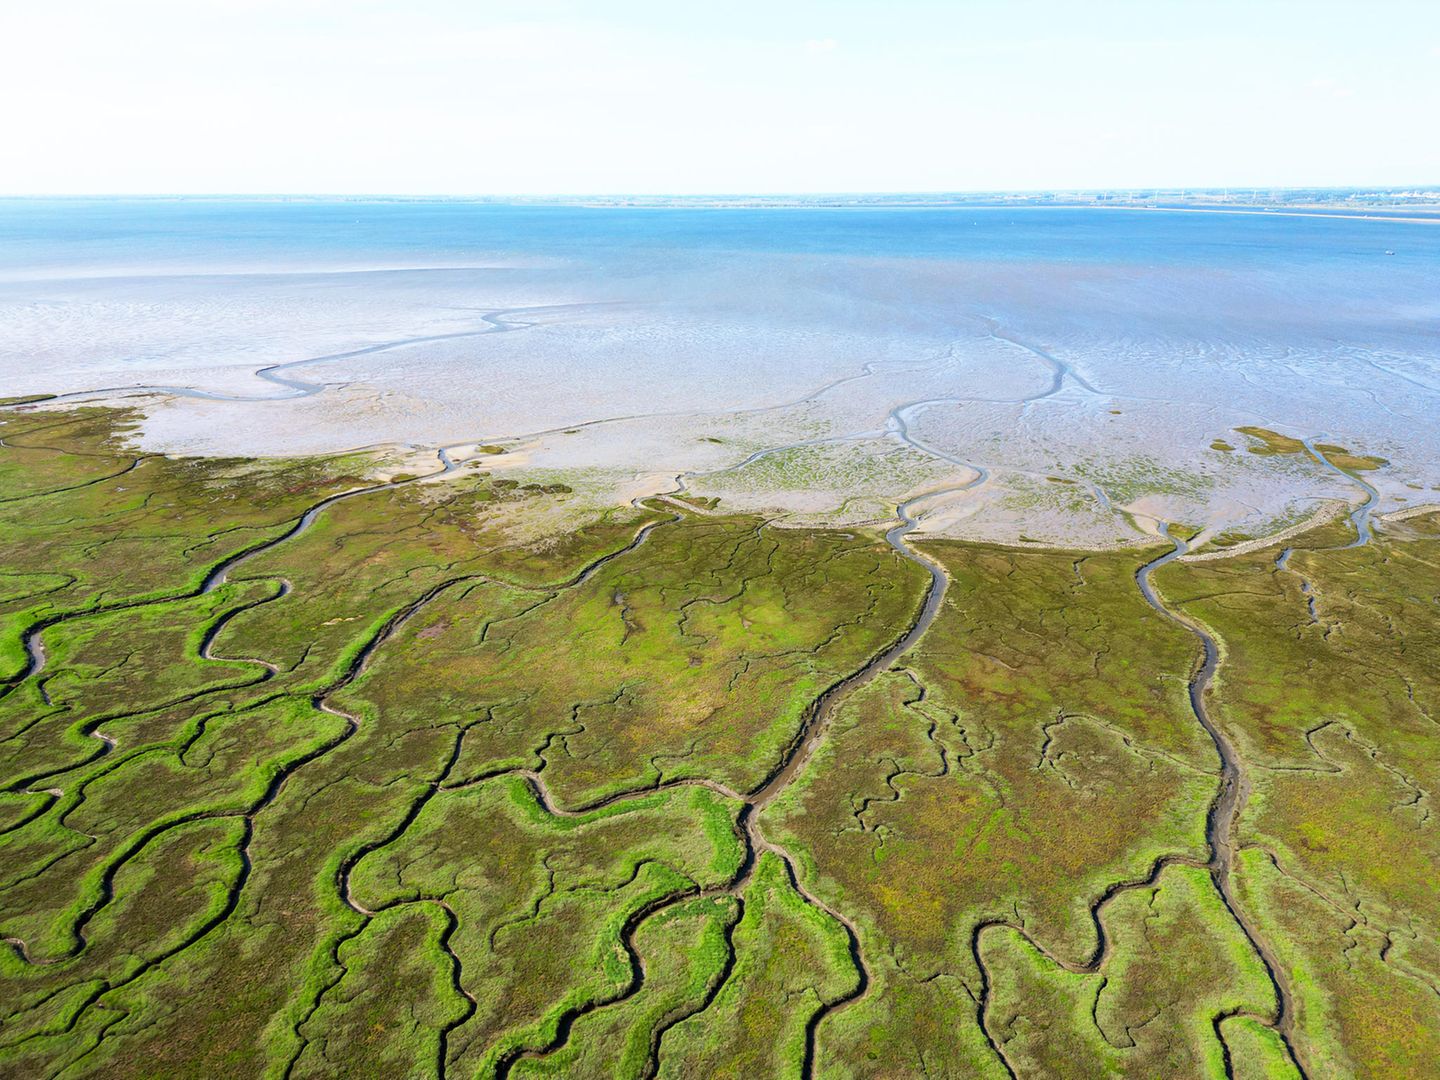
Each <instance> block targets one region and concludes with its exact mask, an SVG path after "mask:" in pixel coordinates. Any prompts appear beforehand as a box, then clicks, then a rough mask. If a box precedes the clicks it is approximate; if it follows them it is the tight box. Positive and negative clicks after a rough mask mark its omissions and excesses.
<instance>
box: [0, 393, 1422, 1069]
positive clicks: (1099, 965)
mask: <svg viewBox="0 0 1440 1080" xmlns="http://www.w3.org/2000/svg"><path fill="white" fill-rule="evenodd" d="M0 419H3V421H4V423H3V424H0V439H3V440H4V445H3V447H0V526H3V530H0V550H3V552H4V560H3V574H0V662H3V671H0V679H3V683H0V695H3V696H0V770H3V773H4V775H3V778H0V936H3V937H4V938H6V939H7V942H6V947H5V949H4V951H3V952H0V1001H3V1002H4V1007H3V1018H0V1074H3V1075H15V1076H32V1075H65V1076H79V1075H105V1076H153V1075H167V1076H172V1075H173V1076H187V1075H193V1076H200V1075H206V1076H211V1075H269V1076H294V1077H301V1076H335V1075H404V1076H433V1075H447V1076H467V1077H468V1076H513V1077H527V1078H538V1077H546V1076H556V1077H558V1076H566V1077H589V1076H596V1077H602V1076H604V1077H649V1076H661V1077H677V1078H678V1077H687V1076H696V1075H712V1074H713V1075H716V1076H722V1077H729V1076H733V1077H749V1076H811V1075H813V1076H823V1077H837V1078H838V1077H908V1076H915V1075H924V1074H928V1075H932V1076H954V1077H969V1076H992V1075H993V1076H1000V1077H1003V1076H1005V1075H1007V1072H1008V1074H1013V1075H1017V1076H1037V1077H1038V1076H1052V1075H1070V1076H1090V1075H1096V1076H1099V1075H1113V1074H1116V1073H1123V1074H1127V1075H1187V1076H1188V1075H1214V1076H1223V1075H1227V1074H1228V1075H1234V1076H1244V1077H1270V1076H1275V1077H1281V1076H1284V1077H1290V1076H1295V1075H1297V1063H1298V1067H1303V1069H1304V1070H1305V1071H1306V1073H1307V1074H1308V1075H1310V1076H1330V1075H1360V1076H1424V1075H1427V1072H1428V1070H1429V1069H1430V1067H1431V1065H1432V1063H1433V1061H1434V1060H1436V1058H1437V1057H1440V1045H1437V1044H1436V1038H1437V1037H1436V1032H1437V1031H1440V936H1437V932H1436V927H1437V926H1440V911H1437V910H1436V900H1435V896H1434V890H1433V887H1432V882H1431V879H1432V877H1433V867H1434V865H1435V863H1436V861H1437V858H1440V849H1437V843H1436V840H1435V835H1436V834H1435V828H1436V822H1435V820H1434V819H1433V818H1432V809H1433V807H1432V805H1431V793H1432V792H1433V791H1434V790H1435V785H1436V783H1437V782H1440V778H1437V776H1436V775H1435V774H1436V770H1437V766H1436V764H1435V763H1436V761H1437V757H1436V754H1435V753H1434V746H1435V740H1436V739H1437V738H1440V731H1437V730H1436V723H1437V722H1440V677H1437V675H1436V674H1435V673H1436V671H1437V664H1436V660H1437V659H1440V629H1437V619H1436V609H1437V606H1440V596H1437V584H1436V583H1437V582H1440V521H1437V518H1436V517H1435V516H1433V515H1432V516H1419V517H1413V518H1410V519H1408V520H1406V521H1404V522H1397V523H1394V524H1389V525H1383V526H1382V527H1381V528H1380V529H1379V530H1378V533H1377V538H1376V539H1375V540H1374V541H1373V542H1371V543H1369V544H1367V545H1365V546H1361V547H1354V548H1348V549H1341V545H1343V544H1346V543H1348V542H1349V541H1350V540H1352V539H1353V538H1354V532H1353V529H1351V528H1350V527H1349V525H1348V524H1347V523H1344V522H1334V523H1331V524H1329V525H1326V526H1324V527H1322V528H1319V529H1316V530H1312V531H1311V532H1310V533H1307V534H1304V535H1302V536H1300V537H1295V538H1292V539H1291V540H1290V541H1288V542H1289V543H1290V544H1292V545H1293V546H1294V550H1293V551H1292V552H1291V554H1290V555H1289V557H1288V558H1287V559H1286V560H1285V561H1284V564H1283V565H1279V566H1277V563H1276V557H1277V555H1278V554H1279V548H1278V547H1277V548H1275V549H1271V550H1261V551H1256V552H1251V553H1249V554H1245V555H1238V556H1233V557H1227V558H1225V559H1219V560H1215V561H1210V562H1203V563H1199V562H1196V563H1188V562H1183V561H1182V562H1174V563H1171V564H1169V565H1167V566H1164V567H1162V568H1160V569H1159V570H1158V571H1157V572H1156V574H1155V577H1154V584H1155V585H1156V587H1157V589H1158V590H1159V592H1160V593H1161V594H1162V596H1163V598H1164V603H1165V605H1166V606H1167V609H1168V610H1170V611H1172V612H1177V613H1180V614H1182V615H1184V616H1185V617H1186V618H1188V619H1190V620H1193V621H1195V622H1196V623H1197V624H1199V625H1203V626H1204V627H1205V628H1206V629H1207V630H1208V632H1209V633H1210V634H1212V635H1213V637H1214V638H1215V640H1216V641H1217V642H1218V644H1219V647H1220V650H1221V661H1220V666H1219V669H1218V673H1217V675H1216V677H1215V678H1214V680H1213V681H1212V682H1211V684H1210V687H1209V690H1208V698H1207V703H1208V709H1209V712H1210V715H1211V716H1212V717H1213V718H1214V720H1215V721H1216V723H1217V725H1218V726H1219V727H1220V728H1221V729H1222V731H1223V734H1224V737H1225V738H1226V739H1227V740H1228V742H1229V744H1230V745H1232V746H1233V747H1234V749H1235V752H1236V754H1237V756H1238V758H1239V760H1240V763H1241V766H1242V772H1243V777H1244V786H1245V797H1244V799H1243V801H1242V805H1241V807H1240V810H1239V812H1238V815H1237V818H1236V821H1235V824H1234V828H1233V835H1232V837H1231V840H1232V844H1233V848H1234V852H1235V855H1234V860H1233V865H1232V867H1231V869H1230V871H1229V881H1230V886H1231V891H1232V893H1233V896H1234V898H1235V902H1236V904H1237V906H1238V907H1239V908H1240V909H1241V913H1242V914H1243V915H1244V917H1245V919H1246V920H1247V922H1248V924H1249V925H1250V926H1252V927H1253V928H1254V930H1255V933H1256V934H1257V935H1258V938H1259V940H1261V941H1262V942H1263V945H1264V948H1265V951H1266V952H1267V953H1268V954H1269V956H1270V958H1271V960H1272V961H1273V963H1274V965H1275V967H1276V968H1277V969H1278V970H1277V971H1274V972H1272V971H1271V970H1270V968H1269V967H1268V966H1267V961H1266V959H1265V957H1263V956H1261V955H1260V953H1259V952H1257V949H1256V947H1255V945H1254V944H1253V943H1252V940H1251V938H1250V937H1249V936H1247V933H1246V931H1245V930H1244V928H1243V927H1242V925H1241V923H1240V922H1239V921H1237V918H1236V913H1235V912H1233V911H1231V910H1230V909H1229V908H1227V906H1226V903H1225V901H1224V899H1223V898H1222V895H1221V893H1220V892H1219V891H1218V890H1217V888H1216V884H1215V880H1214V875H1213V872H1212V867H1211V865H1210V864H1209V862H1208V860H1209V859H1210V850H1209V847H1208V842H1207V830H1206V824H1207V814H1208V813H1209V811H1210V807H1211V804H1212V802H1213V801H1214V799H1215V795H1216V791H1217V785H1218V783H1219V775H1220V766H1219V759H1218V754H1217V748H1216V744H1215V742H1214V741H1213V740H1212V739H1211V738H1210V736H1209V735H1207V733H1206V732H1205V731H1204V730H1203V728H1202V727H1201V726H1200V725H1199V724H1198V723H1197V719H1196V716H1195V714H1194V712H1193V710H1192V708H1191V703H1190V700H1189V696H1188V693H1189V686H1190V682H1191V679H1192V677H1193V676H1194V674H1195V672H1196V671H1197V669H1198V664H1199V659H1200V656H1199V651H1200V650H1199V644H1198V642H1197V640H1196V638H1195V637H1194V636H1192V635H1191V634H1190V633H1189V632H1187V631H1186V630H1185V629H1184V628H1183V627H1181V626H1179V625H1176V624H1175V623H1174V622H1171V621H1170V620H1168V619H1167V618H1166V617H1165V616H1164V615H1162V614H1161V613H1159V612H1157V611H1155V610H1154V609H1153V608H1151V607H1150V606H1149V605H1147V604H1146V602H1145V601H1144V599H1143V597H1142V596H1141V593H1140V591H1139V589H1138V587H1137V584H1136V573H1137V571H1138V569H1139V568H1140V566H1141V565H1143V564H1144V563H1145V562H1146V561H1148V560H1150V559H1152V558H1154V557H1155V556H1157V555H1159V554H1160V553H1161V552H1162V551H1163V550H1165V549H1164V548H1163V547H1155V548H1154V549H1150V550H1114V551H1105V552H1087V551H1059V550H1055V549H1047V548H1038V547H1027V548H1025V549H1023V550H1021V549H1015V548H1008V547H1002V546H996V545H984V544H974V543H961V542H958V541H922V542H917V543H916V544H915V550H916V551H918V552H919V553H921V554H922V555H923V556H924V557H925V558H926V559H928V560H933V562H934V563H937V564H938V565H939V566H941V567H942V568H943V570H944V578H945V582H946V586H945V593H944V598H943V602H942V603H941V605H940V607H939V609H938V612H937V614H936V616H935V619H934V621H933V622H932V623H930V624H929V626H928V629H927V630H926V632H925V634H924V635H923V636H922V637H921V638H920V639H919V640H918V641H917V642H916V643H915V644H914V645H913V647H912V648H910V649H909V650H908V651H907V652H906V653H905V654H904V655H901V656H898V657H894V658H890V659H889V660H887V662H886V664H884V665H883V666H882V667H881V668H876V669H874V670H873V671H872V662H873V660H874V658H876V657H878V656H880V655H881V654H884V653H885V651H886V650H887V649H888V648H889V647H890V646H891V645H892V644H893V643H894V642H896V641H898V640H900V639H901V638H902V637H903V636H904V635H905V633H906V631H907V629H908V628H909V627H910V626H912V625H914V624H915V622H916V620H917V618H920V616H921V611H922V605H923V603H924V601H925V599H926V596H927V589H928V588H929V587H930V575H929V573H928V572H927V569H926V567H925V566H924V565H922V564H921V563H920V562H917V561H915V560H913V559H910V558H906V557H905V556H903V555H902V554H901V553H899V552H897V551H896V550H894V549H893V548H892V547H891V546H889V545H887V544H886V543H885V542H884V539H883V536H882V535H881V534H880V532H879V531H877V530H860V529H852V530H834V529H829V530H827V529H819V528H811V529H793V528H776V527H774V526H773V525H771V524H770V523H768V522H767V521H765V520H764V519H763V518H761V517H757V516H754V515H746V514H738V513H725V512H717V510H718V509H719V508H717V507H716V506H714V505H713V504H707V505H706V506H704V507H690V506H687V505H686V504H685V503H684V502H681V501H656V500H652V501H650V502H644V503H641V504H639V505H637V506H633V507H631V506H625V507H620V508H615V509H611V510H604V511H596V510H593V509H585V508H584V505H583V504H582V503H581V502H580V501H577V500H575V499H574V498H572V493H571V492H569V491H568V490H565V489H566V488H568V486H569V485H566V484H543V485H530V486H526V485H523V484H518V483H515V482H513V481H506V480H503V479H499V480H497V479H496V478H494V477H492V476H489V475H484V474H483V473H482V472H479V471H477V470H473V469H472V470H461V471H456V472H454V473H453V474H451V475H447V476H445V477H443V478H441V477H436V478H433V479H427V478H426V477H424V476H422V475H420V473H419V472H418V471H415V472H413V473H412V474H411V476H409V477H405V478H402V480H401V482H399V483H392V484H380V483H378V482H376V481H374V480H372V479H368V478H367V477H368V476H369V475H370V474H371V473H372V471H373V463H372V462H370V461H368V460H367V459H365V458H362V457H358V456H356V457H348V458H340V459H323V460H319V459H295V460H286V461H274V462H247V461H217V460H210V459H171V458H165V457H160V456H151V455H143V454H139V453H137V452H135V451H134V450H133V449H131V448H130V443H129V438H128V433H129V428H130V426H131V424H132V423H133V417H131V416H129V415H128V414H126V413H125V412H123V411H113V410H111V411H107V410H101V409H79V410H70V411H64V412H61V411H54V410H46V409H43V408H42V409H34V410H27V409H24V408H20V409H15V408H9V409H5V410H3V411H0ZM1242 434H1245V435H1246V436H1247V437H1248V438H1251V439H1252V440H1253V439H1258V438H1260V437H1259V436H1255V435H1253V434H1252V433H1248V432H1242ZM1265 445H1267V446H1268V444H1265ZM1303 450H1304V447H1303V444H1302V446H1301V451H1302V452H1303ZM1320 450H1321V452H1322V453H1325V454H1326V455H1327V456H1329V458H1330V460H1331V461H1332V463H1334V464H1336V465H1337V466H1339V467H1341V468H1344V469H1347V470H1349V469H1353V468H1359V466H1357V465H1354V464H1353V462H1349V461H1348V460H1345V459H1344V458H1342V453H1343V454H1344V455H1346V456H1347V457H1353V458H1355V459H1356V460H1363V459H1362V457H1361V456H1359V455H1353V454H1349V452H1348V451H1343V452H1342V451H1341V450H1340V448H1331V447H1322V448H1320ZM1277 452H1280V453H1285V452H1289V451H1285V450H1281V451H1277ZM439 468H440V465H439V463H438V462H437V465H436V471H438V470H439ZM1057 490H1064V489H1063V488H1058V487H1057ZM335 496H343V497H341V498H338V499H334V500H333V501H330V502H328V503H326V504H325V505H324V506H323V507H322V508H321V509H320V511H319V512H318V513H316V514H314V515H312V516H308V517H307V518H303V519H302V515H306V512H307V511H308V510H310V509H311V508H313V507H316V506H317V505H319V504H321V503H322V502H325V500H330V499H332V498H333V497H335ZM720 505H721V507H723V506H724V504H723V503H722V504H720ZM700 511H704V512H700ZM302 521H303V523H304V524H303V527H298V526H300V524H301V523H302ZM537 522H541V523H544V525H543V527H541V526H539V525H537ZM551 523H562V524H560V525H554V524H551ZM246 553H249V554H246ZM241 555H244V556H245V557H243V558H240V559H238V560H236V556H241ZM220 570H223V573H219V572H218V571H220ZM862 671H866V672H871V673H872V674H873V677H872V678H870V679H869V680H868V681H862V682H860V683H858V684H855V685H853V686H852V685H850V684H849V683H848V682H847V680H849V679H850V678H851V677H852V676H854V675H855V674H856V673H857V672H862ZM837 685H838V686H841V687H842V690H841V691H840V692H839V693H838V694H836V695H835V696H834V697H833V701H832V705H831V707H830V708H829V709H828V711H827V713H826V715H825V720H824V723H823V724H820V725H819V726H818V728H812V727H810V726H809V725H810V722H811V721H812V719H814V717H815V716H816V715H817V705H818V703H819V702H820V701H821V700H822V699H823V698H824V697H825V695H827V694H828V693H832V688H835V687H836V686H837ZM806 732H810V733H811V734H813V735H814V743H813V755H811V756H809V757H807V758H804V759H803V767H801V768H797V769H795V770H793V772H786V771H785V770H784V769H783V766H785V765H786V763H787V762H791V761H794V760H797V759H796V755H797V753H798V751H799V743H800V740H801V738H802V735H803V734H805V733H806ZM777 774H779V775H782V776H784V778H785V782H784V783H783V784H782V785H781V786H780V787H779V788H778V791H777V793H776V797H775V798H774V799H773V801H767V802H765V803H764V804H763V806H761V807H760V808H758V809H757V807H756V804H755V793H757V792H758V791H760V790H762V789H763V788H765V786H766V785H767V784H768V783H769V782H770V781H771V779H772V777H774V776H776V775H777ZM1277 978H1278V982H1277ZM1281 985H1283V988H1284V991H1285V995H1286V1000H1287V1001H1288V1002H1289V1005H1290V1014H1289V1016H1288V1017H1287V1018H1285V1020H1284V1022H1283V1023H1277V1012H1278V1011H1279V1010H1280V1007H1281V1002H1280V989H1279V987H1280V986H1281Z"/></svg>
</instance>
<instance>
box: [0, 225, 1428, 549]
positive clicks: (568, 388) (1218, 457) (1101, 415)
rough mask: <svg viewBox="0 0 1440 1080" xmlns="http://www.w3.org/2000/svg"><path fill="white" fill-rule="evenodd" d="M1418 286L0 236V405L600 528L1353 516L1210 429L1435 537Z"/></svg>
mask: <svg viewBox="0 0 1440 1080" xmlns="http://www.w3.org/2000/svg"><path fill="white" fill-rule="evenodd" d="M1437 275H1440V223H1437V222H1436V221H1433V220H1424V219H1416V220H1399V219H1393V218H1392V219H1379V218H1365V217H1344V216H1336V217H1330V218H1320V217H1299V216H1295V215H1265V214H1225V213H1204V214H1158V213H1147V212H1145V211H1144V210H1141V209H1134V210H1099V209H1084V208H1077V207H1040V206H1029V207H1016V206H1008V207H1007V206H979V205H954V206H948V207H945V206H940V207H908V208H906V207H876V206H863V205H857V206H853V207H832V206H812V207H808V208H799V207H795V208H788V209H786V208H777V207H767V206H763V205H757V206H753V207H748V208H747V207H739V206H719V205H714V206H707V205H703V204H686V203H684V202H683V201H682V202H680V203H678V204H677V205H673V206H666V207H644V208H642V207H631V208H626V207H608V208H603V209H602V208H599V207H595V206H576V205H569V206H567V205H550V206H539V205H530V206H525V205H512V206H507V205H501V204H490V203H475V202H465V201H463V200H389V201H386V200H365V199H348V200H330V201H325V200H305V199H301V200H250V201H245V200H198V199H188V200H187V199H172V200H166V199H148V200H103V199H94V200H60V201H45V200H0V395H20V394H37V393H46V394H58V395H61V396H63V397H66V398H67V399H69V400H76V401H84V402H92V403H110V404H117V403H118V404H123V405H126V406H128V407H132V408H136V409H138V410H140V412H141V413H142V414H143V417H144V419H143V423H142V425H141V428H140V431H139V436H138V437H139V440H140V446H141V448H142V449H144V450H147V451H151V452H155V453H171V454H190V455H205V456H238V457H247V458H256V457H265V458H271V457H277V456H287V457H303V456H306V455H317V454H318V455H333V454H336V453H340V452H345V451H349V450H354V449H357V448H367V447H375V446H382V445H383V446H390V447H407V446H408V447H417V448H424V449H425V450H427V451H428V452H430V453H432V454H433V451H434V450H435V449H436V448H439V447H446V448H451V449H455V448H461V447H471V448H473V447H476V446H485V447H488V448H490V449H491V450H494V449H497V448H499V449H504V450H505V451H506V453H505V454H504V455H496V456H497V458H498V460H496V461H495V462H492V463H491V464H490V465H489V466H487V467H491V468H495V469H500V468H504V469H505V470H506V475H507V476H509V477H511V478H513V479H516V480H517V481H518V482H519V483H522V484H523V483H553V482H561V483H566V484H569V485H571V486H573V487H576V488H577V490H578V489H581V488H583V489H584V490H586V491H589V492H591V493H592V494H593V496H594V498H595V500H596V502H597V505H608V506H616V505H624V504H626V503H628V502H629V500H631V499H633V498H635V497H641V496H653V495H659V494H665V493H672V494H673V493H677V492H682V491H685V490H690V491H693V492H696V493H699V494H700V495H701V496H702V497H705V498H715V497H718V498H720V499H721V500H722V505H726V506H727V507H729V508H734V509H737V510H742V511H745V512H757V513H763V514H766V515H769V516H776V515H787V516H788V517H789V519H790V520H792V521H793V522H795V523H802V524H828V525H839V526H845V525H849V524H855V523H859V522H863V521H870V520H876V519H879V518H883V517H884V516H885V515H887V514H888V513H889V512H890V511H891V509H893V507H894V506H895V505H896V504H898V503H900V502H903V501H905V500H908V499H912V498H915V497H917V496H920V495H927V496H928V497H929V498H930V500H931V501H930V505H929V506H928V507H927V510H928V512H927V513H926V515H925V520H924V522H923V523H922V525H921V529H922V530H923V531H925V532H927V533H929V534H931V535H935V536H946V537H955V538H962V539H970V540H984V541H997V542H1003V543H1015V542H1020V541H1021V539H1022V537H1028V538H1030V539H1031V540H1033V541H1038V542H1041V543H1047V544H1051V545H1065V544H1072V545H1073V544H1082V545H1083V546H1087V547H1094V546H1102V545H1112V546H1113V545H1117V544H1132V545H1133V544H1137V543H1143V542H1145V541H1146V540H1147V537H1148V535H1149V534H1148V532H1147V529H1148V523H1150V522H1153V521H1154V520H1157V519H1158V518H1164V519H1166V520H1170V521H1177V522H1186V523H1188V524H1191V525H1194V526H1196V527H1203V528H1207V529H1209V530H1211V532H1212V534H1218V533H1228V534H1230V535H1231V536H1234V535H1239V534H1249V535H1263V534H1266V533H1269V532H1273V531H1274V529H1275V525H1276V523H1277V522H1279V521H1282V520H1287V519H1290V518H1293V517H1295V516H1296V515H1300V514H1305V513H1316V512H1318V511H1320V510H1321V508H1322V506H1323V504H1324V503H1325V502H1326V501H1327V500H1340V501H1350V500H1352V499H1353V498H1354V497H1355V496H1356V493H1357V490H1358V489H1357V488H1356V486H1355V485H1354V484H1353V483H1351V482H1350V481H1349V480H1348V479H1347V478H1346V477H1345V476H1343V475H1340V474H1338V473H1337V472H1335V471H1334V470H1331V469H1328V468H1326V467H1325V466H1324V465H1322V464H1321V463H1320V462H1318V461H1316V460H1314V459H1313V457H1311V456H1310V455H1306V454H1300V455H1284V454H1275V455H1270V456H1268V457H1261V456H1259V455H1255V454H1252V453H1249V452H1247V449H1246V444H1245V441H1244V438H1245V437H1244V436H1242V435H1240V434H1237V429H1238V430H1239V431H1244V430H1247V429H1257V430H1266V431H1271V432H1274V433H1275V434H1276V435H1277V436H1279V437H1281V438H1283V439H1288V440H1291V441H1293V442H1295V443H1299V444H1302V445H1303V443H1304V442H1305V441H1306V440H1308V441H1309V442H1310V443H1311V444H1312V445H1317V446H1318V445H1335V446H1342V447H1345V448H1347V449H1348V450H1349V451H1350V452H1352V453H1353V454H1355V455H1357V456H1358V458H1370V457H1374V458H1376V459H1379V460H1383V461H1384V462H1385V463H1386V464H1385V466H1384V467H1383V468H1381V469H1378V470H1375V471H1373V472H1371V473H1369V474H1367V479H1368V482H1369V483H1371V484H1372V485H1373V486H1374V487H1375V488H1376V489H1377V491H1378V499H1379V501H1378V504H1377V507H1376V508H1377V510H1379V511H1380V512H1388V511H1391V510H1395V509H1399V508H1404V507H1408V506H1414V505H1417V504H1424V503H1425V502H1427V501H1435V500H1436V498H1437V494H1440V493H1437V491H1436V488H1437V486H1440V435H1437V433H1436V432H1437V428H1436V425H1435V424H1434V423H1433V413H1434V410H1435V404H1436V399H1437V397H1440V359H1437V358H1440V338H1437V333H1436V326H1437V325H1440V306H1437V300H1436V290H1435V288H1434V282H1435V281H1436V279H1437ZM1223 447H1231V448H1232V449H1230V450H1226V449H1222V448H1223ZM976 476H978V477H979V480H978V481H977V482H976V483H974V484H969V485H967V484H966V483H965V481H966V479H967V478H970V477H976ZM1056 481H1058V482H1059V483H1061V484H1064V485H1067V488H1066V489H1065V490H1062V489H1061V488H1059V487H1057V486H1056ZM1047 485H1048V486H1047ZM942 493H943V494H942Z"/></svg>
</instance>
